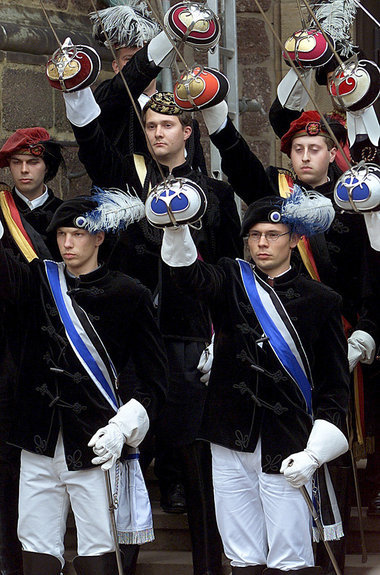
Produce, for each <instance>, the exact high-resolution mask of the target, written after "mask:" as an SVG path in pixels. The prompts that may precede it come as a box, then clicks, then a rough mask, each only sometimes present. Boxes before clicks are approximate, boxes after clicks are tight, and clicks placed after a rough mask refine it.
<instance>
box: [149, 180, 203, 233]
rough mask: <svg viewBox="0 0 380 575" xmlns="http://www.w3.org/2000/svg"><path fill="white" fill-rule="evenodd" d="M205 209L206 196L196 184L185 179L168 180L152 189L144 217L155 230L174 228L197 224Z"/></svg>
mask: <svg viewBox="0 0 380 575" xmlns="http://www.w3.org/2000/svg"><path fill="white" fill-rule="evenodd" d="M206 207H207V199H206V195H205V193H204V191H203V190H202V188H201V187H200V186H198V184H195V183H194V182H192V181H191V180H189V179H187V178H169V179H168V180H166V181H165V182H162V183H161V184H158V185H157V186H155V187H154V188H153V189H152V191H151V193H150V194H149V196H148V198H147V200H146V202H145V215H146V217H147V220H148V221H149V223H150V224H152V226H155V227H156V228H166V227H175V226H181V225H184V224H194V223H196V222H198V221H199V220H200V219H201V218H202V216H203V215H204V213H205V211H206Z"/></svg>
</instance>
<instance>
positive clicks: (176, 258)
mask: <svg viewBox="0 0 380 575" xmlns="http://www.w3.org/2000/svg"><path fill="white" fill-rule="evenodd" d="M161 257H162V260H163V261H164V262H165V263H166V264H168V266H170V267H172V268H181V267H185V266H190V265H191V264H193V263H194V262H195V261H196V259H197V257H198V252H197V248H196V247H195V244H194V241H193V238H192V237H191V234H190V229H189V226H188V225H184V226H179V227H178V228H164V237H163V238H162V246H161Z"/></svg>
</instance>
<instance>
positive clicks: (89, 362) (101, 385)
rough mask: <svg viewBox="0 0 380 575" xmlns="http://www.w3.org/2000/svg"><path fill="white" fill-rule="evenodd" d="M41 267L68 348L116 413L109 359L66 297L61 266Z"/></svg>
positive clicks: (85, 317)
mask: <svg viewBox="0 0 380 575" xmlns="http://www.w3.org/2000/svg"><path fill="white" fill-rule="evenodd" d="M44 264H45V271H46V275H47V278H48V281H49V284H50V289H51V292H52V294H53V297H54V301H55V305H56V306H57V309H58V312H59V316H60V318H61V321H62V323H63V325H64V328H65V331H66V335H67V338H68V340H69V342H70V344H71V347H72V349H73V350H74V352H75V355H76V356H77V358H78V359H79V361H80V363H81V364H82V366H83V367H84V369H85V370H86V371H87V373H88V375H89V376H90V378H91V380H92V381H93V382H94V383H95V385H96V387H97V388H98V390H99V391H100V393H101V394H102V395H103V397H104V398H105V399H106V400H107V402H108V403H109V404H110V405H111V407H112V408H113V409H114V411H115V412H116V411H117V410H118V409H119V405H120V403H119V400H118V398H117V396H116V392H115V389H114V383H115V382H116V379H117V376H116V370H115V367H114V365H113V363H112V361H111V358H110V357H109V355H108V353H107V350H106V349H105V347H104V345H103V342H102V341H101V339H100V337H99V335H98V334H97V332H96V330H95V328H94V326H93V325H92V323H91V322H90V320H89V318H88V315H87V314H86V312H85V311H84V310H83V309H82V308H80V307H79V306H78V305H77V304H75V309H74V304H73V300H72V299H71V298H70V296H69V295H68V294H67V283H66V278H65V273H64V270H65V264H64V263H63V262H60V263H57V262H53V261H51V260H44ZM78 313H80V315H81V319H79V317H78ZM84 325H86V329H85V328H84Z"/></svg>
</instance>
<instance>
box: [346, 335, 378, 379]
mask: <svg viewBox="0 0 380 575" xmlns="http://www.w3.org/2000/svg"><path fill="white" fill-rule="evenodd" d="M347 343H348V365H349V367H350V372H351V371H352V370H353V369H354V367H355V366H356V364H357V363H358V361H360V362H361V363H372V362H373V360H374V359H375V353H376V343H375V340H374V339H373V337H372V336H371V335H370V334H369V333H367V332H366V331H362V330H361V329H357V330H356V331H354V332H353V333H352V334H351V335H350V337H349V338H348V340H347Z"/></svg>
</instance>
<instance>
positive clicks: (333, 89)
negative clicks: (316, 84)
mask: <svg viewBox="0 0 380 575" xmlns="http://www.w3.org/2000/svg"><path fill="white" fill-rule="evenodd" d="M329 90H330V94H331V95H332V97H333V99H334V100H335V101H336V103H337V104H338V105H339V106H340V107H342V108H344V109H345V110H349V111H351V112H356V111H358V110H364V109H365V108H369V107H370V106H372V104H374V103H375V102H376V100H377V98H378V97H379V94H380V69H379V67H378V66H377V65H376V64H375V62H372V60H358V59H357V56H353V57H352V58H350V59H349V60H346V61H345V62H343V63H342V65H341V66H338V67H337V68H336V69H335V71H334V74H333V77H332V80H331V83H330V85H329Z"/></svg>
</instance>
